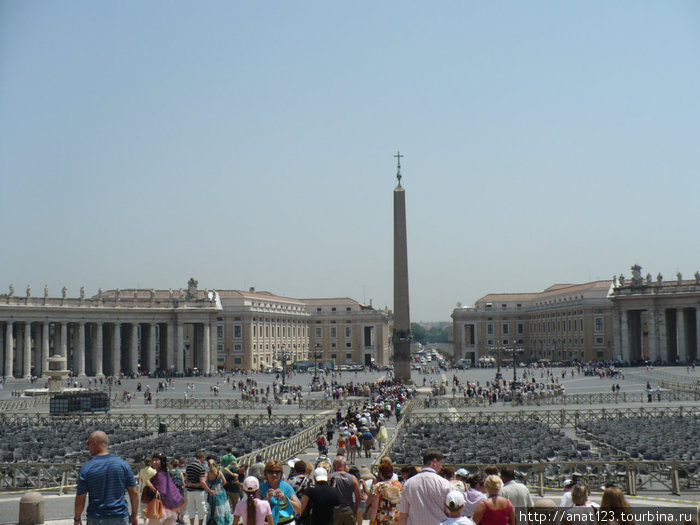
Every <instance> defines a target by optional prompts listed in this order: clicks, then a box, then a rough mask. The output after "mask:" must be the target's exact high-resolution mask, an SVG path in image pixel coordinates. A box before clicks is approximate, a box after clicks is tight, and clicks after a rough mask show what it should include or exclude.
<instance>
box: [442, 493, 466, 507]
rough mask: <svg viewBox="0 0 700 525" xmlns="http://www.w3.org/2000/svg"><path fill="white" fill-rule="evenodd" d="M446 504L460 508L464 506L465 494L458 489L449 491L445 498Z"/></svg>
mask: <svg viewBox="0 0 700 525" xmlns="http://www.w3.org/2000/svg"><path fill="white" fill-rule="evenodd" d="M445 505H447V506H448V507H449V508H453V509H456V508H459V507H463V506H464V494H462V493H461V492H458V491H456V490H453V491H451V492H448V493H447V497H446V498H445Z"/></svg>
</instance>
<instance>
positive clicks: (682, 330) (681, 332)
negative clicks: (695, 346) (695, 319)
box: [676, 308, 688, 363]
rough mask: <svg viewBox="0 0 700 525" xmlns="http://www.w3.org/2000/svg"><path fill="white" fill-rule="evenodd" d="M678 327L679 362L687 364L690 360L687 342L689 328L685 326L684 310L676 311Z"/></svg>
mask: <svg viewBox="0 0 700 525" xmlns="http://www.w3.org/2000/svg"><path fill="white" fill-rule="evenodd" d="M676 326H677V327H678V331H677V333H676V340H677V346H678V350H677V354H676V355H677V356H678V362H680V363H685V362H686V360H687V359H688V344H687V342H686V340H685V339H686V337H685V334H686V331H687V330H686V328H687V327H686V326H685V312H684V311H683V308H678V309H676Z"/></svg>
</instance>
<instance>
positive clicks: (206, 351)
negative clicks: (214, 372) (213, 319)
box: [202, 323, 211, 374]
mask: <svg viewBox="0 0 700 525" xmlns="http://www.w3.org/2000/svg"><path fill="white" fill-rule="evenodd" d="M202 331H203V332H204V333H203V334H202V339H203V341H202V372H203V373H205V374H208V373H209V372H211V325H209V324H208V323H203V324H202Z"/></svg>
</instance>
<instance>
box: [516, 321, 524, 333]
mask: <svg viewBox="0 0 700 525" xmlns="http://www.w3.org/2000/svg"><path fill="white" fill-rule="evenodd" d="M518 333H519V334H524V333H525V325H524V324H523V323H518Z"/></svg>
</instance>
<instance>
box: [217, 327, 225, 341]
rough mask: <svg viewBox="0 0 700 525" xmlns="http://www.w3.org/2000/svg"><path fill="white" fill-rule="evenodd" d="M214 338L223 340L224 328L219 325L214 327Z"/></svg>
mask: <svg viewBox="0 0 700 525" xmlns="http://www.w3.org/2000/svg"><path fill="white" fill-rule="evenodd" d="M216 338H217V339H223V338H224V327H223V326H221V325H220V324H219V325H216Z"/></svg>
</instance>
